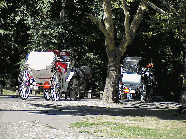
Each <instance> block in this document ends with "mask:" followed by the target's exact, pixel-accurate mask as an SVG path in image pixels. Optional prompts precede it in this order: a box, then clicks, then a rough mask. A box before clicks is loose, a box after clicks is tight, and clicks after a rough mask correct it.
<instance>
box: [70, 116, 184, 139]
mask: <svg viewBox="0 0 186 139" xmlns="http://www.w3.org/2000/svg"><path fill="white" fill-rule="evenodd" d="M71 127H72V128H74V129H76V130H78V131H80V132H86V133H89V134H93V135H94V136H98V137H100V136H103V137H112V138H113V137H114V138H116V137H120V138H167V139H169V138H186V130H185V129H186V123H185V122H183V121H177V120H161V119H159V118H157V117H139V116H136V117H130V116H126V117H122V116H95V117H94V116H87V117H85V118H84V119H83V121H81V122H77V123H72V124H71Z"/></svg>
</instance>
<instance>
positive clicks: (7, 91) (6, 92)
mask: <svg viewBox="0 0 186 139" xmlns="http://www.w3.org/2000/svg"><path fill="white" fill-rule="evenodd" d="M3 95H16V91H11V90H6V89H3ZM30 95H31V96H32V94H30ZM36 96H43V92H40V93H38V92H37V93H36Z"/></svg>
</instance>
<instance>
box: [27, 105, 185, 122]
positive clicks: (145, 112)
mask: <svg viewBox="0 0 186 139" xmlns="http://www.w3.org/2000/svg"><path fill="white" fill-rule="evenodd" d="M30 105H32V106H36V107H40V108H47V110H39V111H33V112H32V113H36V114H46V115H73V116H86V115H111V116H133V117H135V116H141V117H145V116H149V117H158V118H160V119H163V120H186V114H185V113H179V111H178V109H167V108H161V109H160V108H153V109H152V108H134V107H131V108H130V107H128V108H126V107H125V108H106V107H97V106H96V107H95V106H86V105H82V106H70V105H68V106H61V105H55V106H54V105H52V104H30Z"/></svg>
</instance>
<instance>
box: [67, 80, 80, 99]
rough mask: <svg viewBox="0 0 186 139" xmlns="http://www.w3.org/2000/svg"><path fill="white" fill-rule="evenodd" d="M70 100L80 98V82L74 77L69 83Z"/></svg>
mask: <svg viewBox="0 0 186 139" xmlns="http://www.w3.org/2000/svg"><path fill="white" fill-rule="evenodd" d="M68 92H69V97H70V100H75V101H76V100H80V93H81V90H80V82H79V80H78V79H77V78H72V79H71V80H70V82H69V85H68Z"/></svg>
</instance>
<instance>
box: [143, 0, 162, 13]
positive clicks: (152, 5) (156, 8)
mask: <svg viewBox="0 0 186 139" xmlns="http://www.w3.org/2000/svg"><path fill="white" fill-rule="evenodd" d="M147 5H148V6H150V7H151V8H153V9H154V10H156V11H157V12H159V13H163V14H164V13H165V11H163V10H162V9H160V8H159V7H157V6H156V5H154V4H153V3H152V2H150V1H148V2H147Z"/></svg>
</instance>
